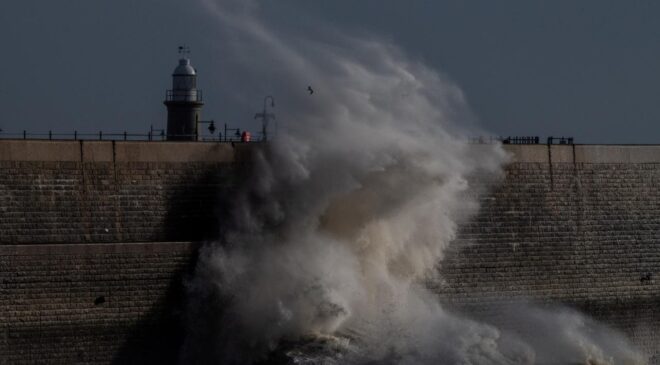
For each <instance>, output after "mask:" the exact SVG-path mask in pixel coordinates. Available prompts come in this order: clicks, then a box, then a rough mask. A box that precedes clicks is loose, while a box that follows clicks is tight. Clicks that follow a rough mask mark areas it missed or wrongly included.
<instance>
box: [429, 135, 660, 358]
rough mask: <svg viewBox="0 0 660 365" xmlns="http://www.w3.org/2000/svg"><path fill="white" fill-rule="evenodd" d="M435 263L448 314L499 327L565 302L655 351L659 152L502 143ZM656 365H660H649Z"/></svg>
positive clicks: (658, 341)
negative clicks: (494, 165) (501, 158)
mask: <svg viewBox="0 0 660 365" xmlns="http://www.w3.org/2000/svg"><path fill="white" fill-rule="evenodd" d="M505 148H506V149H507V150H508V151H509V152H510V153H511V162H510V163H509V164H508V165H507V166H506V168H505V170H504V175H503V176H500V177H490V178H485V179H481V180H479V181H475V183H476V184H486V185H488V186H489V190H487V193H486V194H485V195H483V196H481V197H480V200H481V210H480V212H479V214H478V215H477V216H476V217H474V218H473V219H472V220H471V221H470V222H467V223H465V224H463V225H462V226H461V227H460V233H459V236H458V238H457V239H456V241H455V242H454V244H453V245H452V248H451V250H450V252H449V253H448V255H447V257H446V259H445V260H444V261H443V262H442V263H441V264H440V267H441V268H440V270H441V274H442V275H441V277H442V278H443V280H442V281H441V282H440V283H438V284H436V285H435V289H436V291H437V292H438V293H439V295H440V296H441V298H442V300H443V301H444V302H445V303H447V305H448V306H450V307H453V308H456V309H458V310H462V311H468V312H471V314H473V315H475V314H476V315H478V316H481V317H482V318H484V319H486V320H490V321H492V322H494V323H496V324H500V325H506V324H505V323H504V324H503V323H498V317H499V316H500V315H501V314H502V313H507V311H508V312H509V316H508V317H505V318H506V319H503V320H510V319H511V316H510V314H511V313H510V312H511V309H510V308H509V309H507V306H508V305H509V304H511V303H515V302H520V301H531V302H534V303H536V304H537V305H547V304H551V303H563V304H565V305H567V306H570V307H573V308H577V309H579V310H582V311H584V312H586V313H587V314H589V315H590V316H593V317H594V318H596V319H599V320H601V321H603V322H605V323H607V324H610V325H611V326H612V327H615V328H617V329H619V330H621V331H623V332H624V333H625V334H626V335H628V336H629V338H631V339H632V340H633V342H634V343H635V344H637V345H638V346H639V347H640V348H642V349H643V350H644V351H645V352H646V353H648V354H649V356H650V357H653V356H655V357H656V358H657V356H658V353H659V351H660V312H658V310H657V308H660V146H579V145H578V146H570V145H566V146H547V145H509V146H505ZM656 361H657V359H656Z"/></svg>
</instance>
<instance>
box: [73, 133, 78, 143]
mask: <svg viewBox="0 0 660 365" xmlns="http://www.w3.org/2000/svg"><path fill="white" fill-rule="evenodd" d="M73 140H74V141H77V140H78V131H73Z"/></svg>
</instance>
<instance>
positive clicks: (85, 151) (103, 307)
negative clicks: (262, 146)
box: [0, 141, 256, 364]
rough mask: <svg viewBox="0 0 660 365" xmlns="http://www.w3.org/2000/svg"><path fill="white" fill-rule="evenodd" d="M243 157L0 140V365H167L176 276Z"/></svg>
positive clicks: (130, 145)
mask: <svg viewBox="0 0 660 365" xmlns="http://www.w3.org/2000/svg"><path fill="white" fill-rule="evenodd" d="M253 146H256V145H253ZM249 150H250V149H249V148H248V147H247V146H246V145H241V144H229V143H227V144H225V143H223V144H219V143H198V142H196V143H171V142H152V143H145V142H89V141H85V142H80V141H68V142H52V141H0V364H33V363H60V364H75V363H93V364H102V363H117V364H124V363H136V364H137V363H140V364H142V363H175V362H176V360H177V352H178V349H179V347H180V342H181V340H182V333H183V330H182V323H183V321H182V319H181V313H182V308H183V307H182V306H183V303H182V301H183V298H184V295H183V294H182V290H183V283H184V279H185V276H186V275H187V274H188V273H190V271H191V270H192V268H193V267H194V260H195V257H196V249H197V247H198V246H199V244H200V243H199V242H200V241H203V240H204V239H207V238H212V237H214V236H217V234H218V229H219V228H218V226H219V220H220V219H221V218H222V216H223V214H224V213H223V209H226V205H223V204H222V203H221V199H222V197H223V196H225V197H226V196H229V195H231V194H232V191H233V189H234V188H235V187H236V186H238V183H239V182H238V181H239V180H241V177H240V176H241V174H242V172H241V171H242V169H243V167H244V166H246V165H244V164H243V161H245V160H247V159H249V158H248V157H243V156H244V155H246V154H249ZM177 241H178V242H177Z"/></svg>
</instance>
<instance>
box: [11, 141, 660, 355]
mask: <svg viewBox="0 0 660 365" xmlns="http://www.w3.org/2000/svg"><path fill="white" fill-rule="evenodd" d="M255 146H256V145H252V146H250V145H244V144H236V145H235V146H232V145H230V144H219V143H197V142H195V143H183V142H181V143H175V142H152V143H148V142H110V141H108V142H90V141H85V142H80V141H67V142H57V141H53V142H50V141H0V265H1V272H0V275H1V276H2V277H1V278H0V285H1V286H0V292H1V293H2V296H1V297H0V308H2V310H1V312H0V326H1V327H0V331H2V332H0V358H2V359H6V360H7V362H8V363H33V362H36V361H38V360H39V359H45V358H47V359H50V360H51V362H60V363H109V362H113V361H115V362H129V361H135V362H149V361H161V362H171V361H172V360H173V359H175V358H176V349H177V346H178V344H179V343H180V341H181V338H180V336H181V332H182V331H181V326H182V317H181V313H182V310H183V309H182V306H183V299H182V295H181V290H182V289H181V282H182V278H183V277H185V276H186V275H187V273H189V272H190V270H191V268H192V267H193V265H194V258H195V251H196V249H197V247H199V242H201V241H203V240H204V239H207V238H213V237H214V235H215V234H216V233H217V229H218V225H219V224H218V222H219V220H222V217H223V214H224V213H223V207H224V205H223V204H222V199H224V198H227V197H230V196H231V194H232V190H233V189H235V188H236V187H238V186H239V185H240V184H241V179H242V177H241V176H243V175H242V170H243V168H245V167H249V165H250V161H249V150H250V149H251V148H255ZM475 148H478V146H475ZM505 148H506V149H507V151H509V152H510V153H511V155H512V158H511V161H510V163H509V164H508V165H507V166H506V167H505V169H504V173H503V175H502V176H488V177H474V183H475V184H484V185H485V186H487V187H488V189H487V192H486V194H484V195H483V196H481V197H480V200H481V205H482V208H481V210H480V212H479V214H478V215H477V216H475V217H473V218H472V219H471V220H470V221H469V222H466V223H465V224H463V225H462V226H461V228H460V234H459V237H458V238H457V239H456V242H455V243H454V245H453V246H452V248H451V250H450V251H449V252H448V253H447V257H446V258H445V260H444V261H443V262H442V264H441V266H440V270H441V272H442V278H443V280H442V281H441V282H440V283H437V284H434V285H435V287H434V289H435V291H436V292H437V293H438V295H439V297H440V300H442V301H443V302H445V303H446V305H447V306H449V307H451V308H455V309H456V310H461V311H468V312H470V313H477V314H478V315H481V316H483V317H484V318H488V319H489V320H492V321H495V322H496V321H497V308H500V307H502V306H505V305H507V304H508V303H511V302H515V301H517V300H533V301H537V302H542V303H555V302H559V303H563V304H566V305H569V306H572V307H575V308H578V309H580V310H583V311H584V312H586V313H588V314H590V315H592V316H594V317H595V318H597V319H600V320H603V321H604V322H606V323H608V324H611V325H612V326H614V327H616V328H618V329H620V330H622V331H623V332H624V333H626V334H627V335H628V336H629V337H630V338H631V339H632V340H633V341H634V342H635V343H636V344H637V345H638V346H640V347H641V348H643V349H644V350H645V351H646V352H647V353H648V354H649V355H650V356H653V355H654V354H655V353H656V351H658V350H659V349H660V337H658V335H656V333H658V332H660V331H658V329H660V315H658V314H657V311H655V310H654V309H655V308H657V307H658V304H660V303H659V302H660V291H659V290H658V289H659V286H660V282H659V281H658V280H660V276H657V275H660V244H658V242H659V239H660V231H659V228H660V215H659V214H658V213H659V212H660V189H658V188H657V186H660V185H659V183H660V146H580V145H576V146H573V145H554V146H547V145H509V146H505ZM163 344H167V346H163ZM163 348H165V349H166V351H163Z"/></svg>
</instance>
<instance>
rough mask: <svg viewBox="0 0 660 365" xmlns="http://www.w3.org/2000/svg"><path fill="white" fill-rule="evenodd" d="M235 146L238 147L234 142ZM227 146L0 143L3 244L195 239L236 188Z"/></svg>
mask: <svg viewBox="0 0 660 365" xmlns="http://www.w3.org/2000/svg"><path fill="white" fill-rule="evenodd" d="M239 148H240V147H239ZM235 153H236V152H235V151H234V149H233V148H232V147H231V145H229V144H218V143H212V144H205V143H200V144H181V143H144V142H123V143H119V142H117V143H113V142H50V143H49V142H38V141H2V143H0V244H20V243H30V244H32V243H58V242H61V243H74V242H90V243H98V242H152V241H180V240H184V241H185V240H200V239H203V238H207V237H209V236H210V235H213V233H215V232H214V230H216V229H217V222H218V221H217V218H216V217H217V215H218V212H217V209H220V208H221V207H218V206H214V204H212V202H215V201H217V198H218V196H220V195H221V194H230V190H231V189H232V188H233V187H234V186H236V179H237V177H238V176H239V174H238V173H237V172H236V169H237V166H238V165H239V164H238V163H236V161H235Z"/></svg>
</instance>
